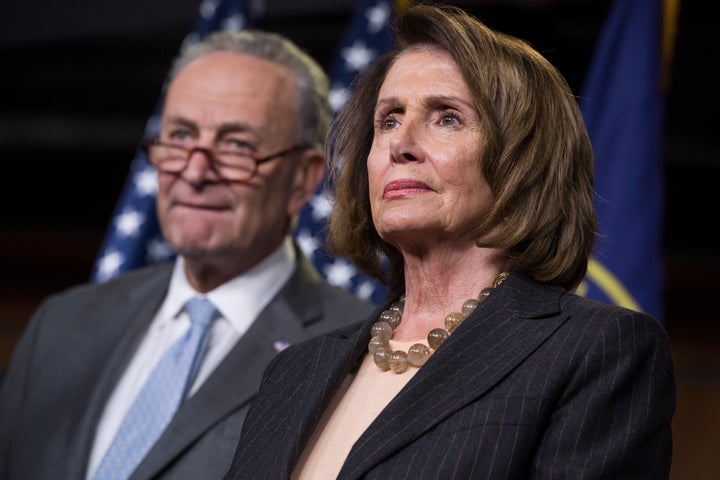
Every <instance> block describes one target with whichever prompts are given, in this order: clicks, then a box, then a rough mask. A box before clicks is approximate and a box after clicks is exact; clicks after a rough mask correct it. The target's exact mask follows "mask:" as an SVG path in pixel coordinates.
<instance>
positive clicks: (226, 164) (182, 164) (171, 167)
mask: <svg viewBox="0 0 720 480" xmlns="http://www.w3.org/2000/svg"><path fill="white" fill-rule="evenodd" d="M142 147H143V149H144V150H145V153H147V156H148V159H149V160H150V163H152V164H153V165H154V166H155V168H157V169H158V170H159V171H161V172H165V173H180V172H182V171H183V170H185V168H186V167H187V164H188V162H189V161H190V157H191V156H192V155H193V154H194V153H195V152H202V153H204V154H205V156H206V157H207V159H208V161H209V162H210V165H212V167H213V168H214V169H215V171H216V172H217V173H218V174H219V175H220V176H221V177H223V178H225V179H226V180H230V181H234V182H243V181H246V180H249V179H250V178H252V176H253V175H255V172H256V171H257V168H258V165H260V164H261V163H265V162H267V161H269V160H272V159H274V158H278V157H282V156H283V155H287V154H288V153H292V152H296V151H299V150H303V149H305V148H308V147H307V145H295V146H293V147H290V148H287V149H285V150H282V151H279V152H276V153H273V154H272V155H266V156H264V157H260V158H258V157H255V156H254V155H252V154H251V153H250V152H248V151H239V150H238V151H236V150H223V149H214V148H204V147H186V146H184V145H178V144H176V143H165V142H161V141H160V140H158V139H157V138H151V139H149V140H147V141H145V142H144V143H143V145H142Z"/></svg>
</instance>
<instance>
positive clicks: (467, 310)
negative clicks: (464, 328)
mask: <svg viewBox="0 0 720 480" xmlns="http://www.w3.org/2000/svg"><path fill="white" fill-rule="evenodd" d="M478 305H480V300H478V299H477V298H468V299H467V300H465V303H463V306H462V313H463V314H464V315H465V316H466V317H467V316H468V315H470V314H471V313H472V312H474V311H475V309H476V308H477V307H478Z"/></svg>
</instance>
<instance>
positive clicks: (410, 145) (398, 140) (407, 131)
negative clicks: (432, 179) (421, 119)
mask: <svg viewBox="0 0 720 480" xmlns="http://www.w3.org/2000/svg"><path fill="white" fill-rule="evenodd" d="M419 127H420V126H419V125H418V124H416V123H415V122H412V121H408V119H406V120H405V121H404V122H403V123H402V125H400V126H399V127H398V128H397V129H396V130H395V131H394V132H393V133H392V137H391V139H390V156H391V158H392V160H393V161H394V162H398V163H399V162H418V161H422V159H423V150H422V146H421V142H420V138H421V134H420V131H419V130H420V128H419Z"/></svg>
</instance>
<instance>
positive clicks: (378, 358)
mask: <svg viewBox="0 0 720 480" xmlns="http://www.w3.org/2000/svg"><path fill="white" fill-rule="evenodd" d="M391 355H392V351H391V350H390V349H389V348H379V349H378V350H377V351H376V352H375V354H374V355H373V360H375V365H377V366H378V367H380V369H381V370H388V369H389V368H390V356H391Z"/></svg>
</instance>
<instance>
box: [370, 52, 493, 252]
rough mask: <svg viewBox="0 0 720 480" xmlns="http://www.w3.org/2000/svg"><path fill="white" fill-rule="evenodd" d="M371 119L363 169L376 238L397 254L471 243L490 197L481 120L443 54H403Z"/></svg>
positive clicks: (454, 67) (453, 66) (454, 68)
mask: <svg viewBox="0 0 720 480" xmlns="http://www.w3.org/2000/svg"><path fill="white" fill-rule="evenodd" d="M374 117H375V118H374V123H375V125H374V137H373V143H372V148H371V149H370V154H369V156H368V160H367V166H368V180H369V187H370V202H371V206H372V216H373V222H374V223H375V228H376V229H377V231H378V233H379V234H380V236H381V237H382V238H383V239H384V240H385V241H387V242H388V243H390V244H392V245H395V246H396V247H398V248H400V249H401V250H405V249H421V250H422V249H425V248H428V247H430V246H435V245H438V243H439V242H442V243H443V244H445V245H454V246H455V247H457V248H463V247H467V246H470V245H474V244H475V241H476V240H477V239H476V238H473V234H472V232H473V229H474V227H475V226H476V225H477V222H478V220H479V219H481V218H482V217H483V216H484V215H485V214H486V213H487V211H488V210H489V208H490V206H491V202H492V194H491V192H490V188H489V187H488V185H487V183H486V182H485V180H484V179H483V178H482V175H481V174H480V168H479V162H480V160H479V159H480V153H481V151H482V145H483V143H484V142H483V135H482V131H481V127H480V118H479V116H478V112H477V111H476V110H475V107H474V102H473V98H472V96H471V94H470V90H469V88H468V86H467V84H466V83H465V81H464V79H463V77H462V74H461V73H460V69H459V68H458V66H457V64H456V63H455V61H454V60H453V58H452V57H451V56H450V54H448V53H447V52H445V51H442V50H438V49H432V48H425V47H423V48H420V49H412V50H408V51H406V52H405V53H403V54H402V55H401V56H400V57H399V58H398V59H397V60H396V62H395V63H394V64H393V66H392V67H391V68H390V70H389V72H388V74H387V76H386V78H385V81H384V82H383V84H382V86H381V88H380V92H379V95H378V102H377V105H376V106H375V116H374ZM448 242H449V243H448Z"/></svg>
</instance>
